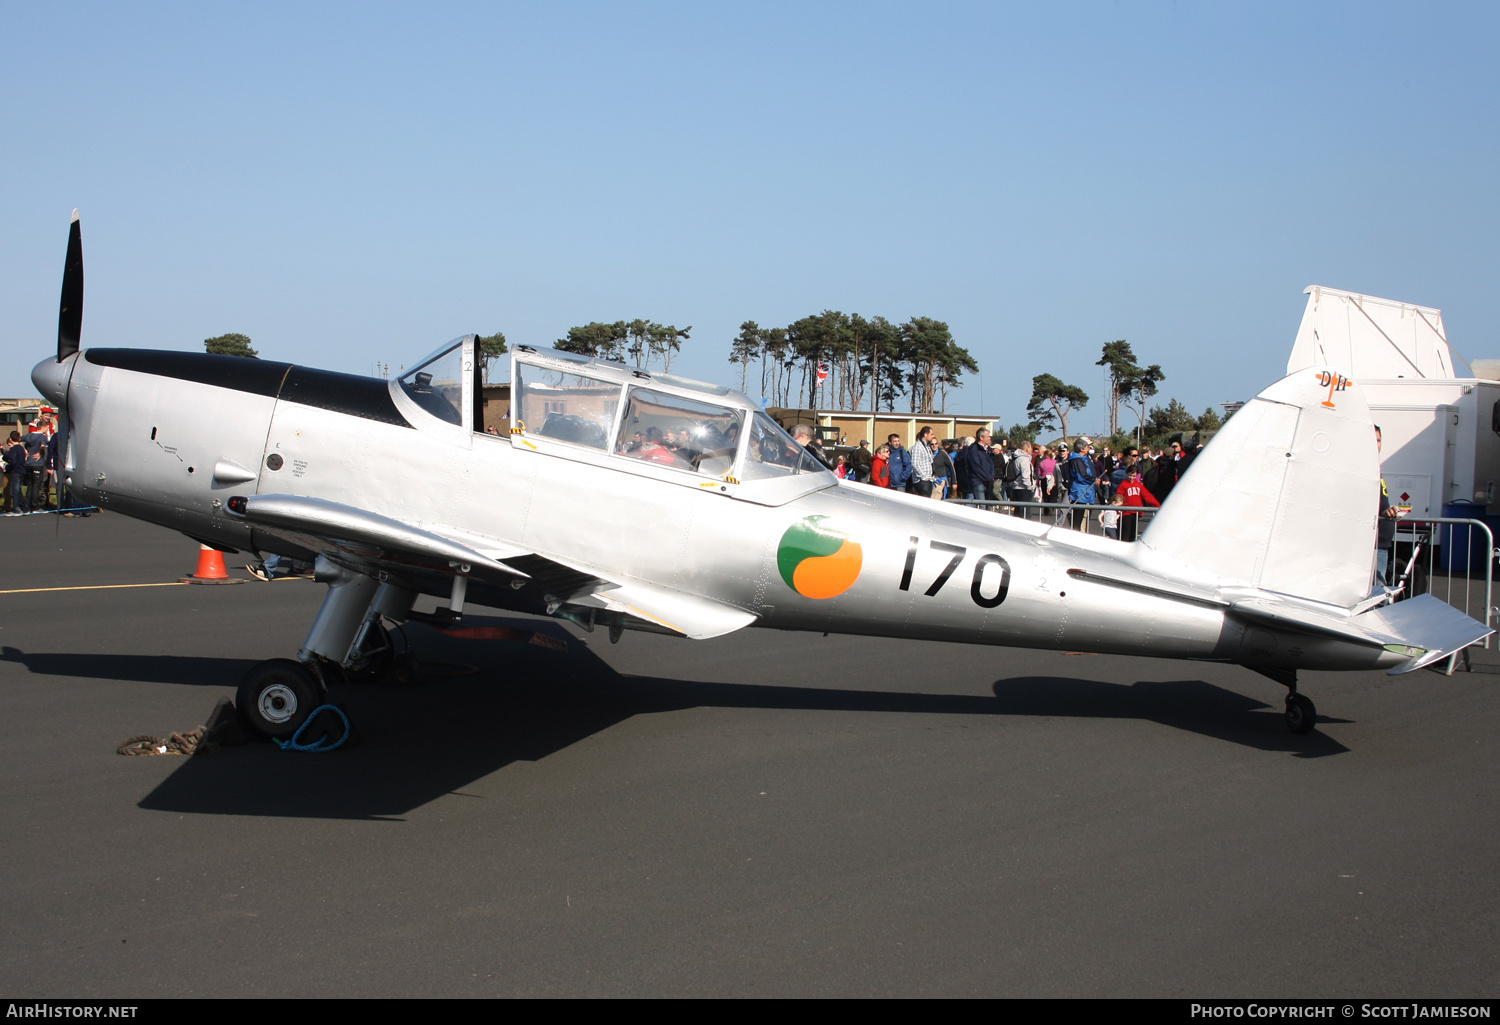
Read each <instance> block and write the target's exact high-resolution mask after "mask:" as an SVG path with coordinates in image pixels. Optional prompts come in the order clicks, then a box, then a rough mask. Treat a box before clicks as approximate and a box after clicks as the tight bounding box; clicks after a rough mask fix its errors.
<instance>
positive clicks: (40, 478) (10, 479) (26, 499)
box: [0, 406, 73, 516]
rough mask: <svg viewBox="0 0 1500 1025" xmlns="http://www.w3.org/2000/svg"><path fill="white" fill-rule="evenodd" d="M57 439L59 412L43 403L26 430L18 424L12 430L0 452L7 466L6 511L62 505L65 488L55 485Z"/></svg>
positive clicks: (15, 512) (19, 512) (12, 513)
mask: <svg viewBox="0 0 1500 1025" xmlns="http://www.w3.org/2000/svg"><path fill="white" fill-rule="evenodd" d="M57 441H58V434H57V413H56V411H55V410H53V409H52V407H51V406H43V407H42V408H41V410H40V411H39V412H38V413H37V417H36V419H35V420H32V421H31V422H30V423H29V424H27V425H26V428H25V430H24V431H22V430H20V429H19V428H17V429H13V430H11V431H10V432H9V436H8V437H7V438H6V440H5V445H4V451H3V453H0V455H3V460H4V467H5V489H4V497H3V509H4V512H5V515H7V516H19V515H22V514H23V513H31V512H45V511H48V510H53V509H58V508H60V507H62V494H61V492H62V489H61V488H58V487H56V486H55V484H56V481H57ZM64 515H68V516H71V515H73V514H72V513H71V512H70V513H65V514H64Z"/></svg>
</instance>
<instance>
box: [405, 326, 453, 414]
mask: <svg viewBox="0 0 1500 1025" xmlns="http://www.w3.org/2000/svg"><path fill="white" fill-rule="evenodd" d="M399 380H400V382H401V389H402V391H404V392H406V394H407V395H409V396H411V400H412V401H413V402H415V403H416V404H417V405H419V406H421V407H422V408H423V409H424V410H426V411H427V412H429V413H431V414H432V415H433V416H435V417H437V418H438V419H439V420H446V421H447V422H448V423H450V424H461V423H463V416H462V415H461V414H460V413H459V411H458V408H459V404H460V403H461V402H463V394H464V385H463V342H462V341H461V340H460V341H459V342H456V343H455V344H454V345H453V347H452V348H451V349H447V350H445V351H444V352H441V353H439V354H438V355H436V356H434V357H433V358H431V359H429V360H428V361H427V362H426V363H423V364H422V365H421V366H419V367H417V368H416V369H415V370H408V371H407V372H406V373H404V374H402V375H401V377H400V378H399Z"/></svg>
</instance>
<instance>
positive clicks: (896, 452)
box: [889, 434, 912, 491]
mask: <svg viewBox="0 0 1500 1025" xmlns="http://www.w3.org/2000/svg"><path fill="white" fill-rule="evenodd" d="M889 444H890V446H891V455H890V468H891V490H892V491H905V490H906V486H907V485H908V484H910V483H911V474H912V466H911V453H910V452H908V451H906V449H905V448H903V447H902V445H901V435H899V434H892V435H891V436H890V438H889Z"/></svg>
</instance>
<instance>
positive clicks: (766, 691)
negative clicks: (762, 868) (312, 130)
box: [0, 619, 1348, 819]
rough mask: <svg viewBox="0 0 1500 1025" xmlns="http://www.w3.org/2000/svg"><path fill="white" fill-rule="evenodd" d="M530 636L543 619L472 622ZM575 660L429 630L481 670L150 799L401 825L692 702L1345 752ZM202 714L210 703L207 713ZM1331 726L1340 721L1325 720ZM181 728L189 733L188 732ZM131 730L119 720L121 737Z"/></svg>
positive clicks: (1269, 727) (50, 666) (1263, 725)
mask: <svg viewBox="0 0 1500 1025" xmlns="http://www.w3.org/2000/svg"><path fill="white" fill-rule="evenodd" d="M475 622H476V623H482V624H486V625H501V626H508V627H512V628H516V629H522V630H532V629H536V628H537V627H538V625H539V624H538V623H537V622H536V621H534V620H525V621H521V620H517V621H508V620H504V619H482V620H479V619H476V620H475ZM541 626H542V629H543V631H544V632H546V633H547V634H549V635H551V636H555V637H558V638H560V639H565V640H566V641H567V644H568V651H567V652H566V653H562V652H557V651H552V650H548V649H546V648H543V647H539V646H537V645H533V644H527V643H524V642H520V641H514V640H507V641H472V640H465V641H455V640H452V639H450V638H447V637H443V636H441V635H439V634H436V633H434V632H432V631H430V630H426V629H425V628H421V637H420V642H419V644H418V651H419V652H420V654H421V655H422V656H423V657H424V658H426V659H431V660H433V662H435V663H438V662H447V663H475V664H478V665H482V666H484V667H486V668H485V669H484V670H481V671H479V672H476V673H474V674H472V675H467V676H447V677H444V678H438V679H433V680H431V681H430V682H427V683H425V684H419V685H412V686H400V685H395V684H364V685H339V686H336V687H335V688H333V692H332V693H331V695H330V697H331V699H332V700H334V701H336V702H338V703H340V704H342V705H343V706H344V707H345V708H346V709H347V710H348V712H349V716H350V718H351V720H352V721H353V722H354V724H355V728H356V730H357V733H358V741H359V743H358V745H357V746H355V747H354V748H353V749H351V750H348V751H341V752H337V753H335V754H332V755H326V756H317V757H312V756H303V755H295V754H289V753H283V752H281V751H279V750H277V749H276V748H275V747H274V746H272V745H269V744H251V745H249V746H246V747H239V748H227V749H225V750H223V751H221V752H220V753H218V754H216V755H210V756H205V757H198V758H190V759H187V760H185V761H184V762H183V763H182V765H181V767H180V768H178V769H177V770H176V771H174V772H173V773H172V774H171V776H169V777H168V778H167V779H166V780H164V781H162V783H161V784H160V785H158V786H157V787H156V789H155V790H153V791H152V792H151V793H149V794H147V795H146V797H145V798H143V799H142V800H141V801H140V803H139V806H140V807H141V808H144V809H148V810H156V811H170V812H177V813H179V814H183V813H194V814H226V815H256V816H291V817H313V818H335V819H345V818H351V819H379V818H397V819H399V818H400V817H401V816H402V815H403V814H405V813H406V812H409V811H411V810H412V809H414V808H418V807H421V806H422V805H424V804H427V803H428V802H430V801H433V800H436V799H437V798H439V797H441V796H443V795H444V794H449V793H453V792H455V791H459V790H461V789H462V788H463V787H464V786H466V785H468V784H469V783H472V782H473V781H474V780H476V779H481V778H483V777H485V776H488V775H489V774H491V773H493V772H495V771H497V770H498V769H501V768H503V767H504V766H506V765H508V764H510V763H512V762H515V761H536V760H539V759H542V758H545V757H547V756H548V755H550V754H553V753H554V752H557V751H560V750H563V749H565V748H567V747H569V746H570V745H572V744H575V743H577V742H579V741H580V740H583V739H584V738H586V737H589V736H591V735H594V734H596V733H600V732H602V731H604V730H606V729H608V728H609V727H611V726H613V725H615V724H617V723H620V722H623V721H625V720H627V719H629V718H631V717H633V716H636V715H642V714H649V713H653V712H669V711H675V710H681V709H688V708H698V707H719V708H764V709H790V710H807V711H841V712H874V713H882V712H883V713H901V714H919V715H975V716H1038V717H1066V718H1079V719H1099V718H1119V719H1142V720H1146V721H1150V722H1156V723H1160V724H1162V725H1164V726H1169V727H1172V728H1174V729H1181V730H1187V731H1189V732H1192V733H1198V734H1201V735H1204V736H1208V737H1213V738H1215V739H1218V740H1224V741H1228V742H1230V743H1235V744H1241V745H1244V746H1247V747H1253V748H1258V749H1261V750H1264V751H1273V752H1274V751H1287V752H1290V753H1293V754H1295V755H1297V756H1299V757H1320V756H1324V755H1330V754H1338V753H1341V752H1343V751H1346V750H1348V749H1347V748H1345V747H1344V746H1343V745H1342V744H1339V743H1338V742H1337V741H1335V740H1333V739H1331V738H1329V737H1327V736H1325V735H1323V734H1321V733H1313V734H1310V735H1307V736H1302V737H1294V736H1292V735H1291V734H1289V733H1287V732H1286V727H1285V725H1284V724H1283V722H1282V716H1281V713H1280V711H1279V709H1274V708H1272V707H1271V706H1269V705H1266V704H1264V703H1262V702H1259V701H1256V700H1254V699H1252V698H1248V697H1245V696H1244V695H1241V694H1237V693H1235V692H1233V691H1229V690H1225V689H1224V688H1221V687H1217V686H1214V685H1213V684H1210V683H1206V682H1204V681H1202V680H1178V681H1168V682H1154V681H1141V682H1137V683H1135V684H1132V685H1125V684H1114V683H1107V682H1101V681H1098V680H1084V679H1075V678H1070V677H1036V676H1032V677H1017V678H1012V679H1004V680H999V681H996V683H995V684H994V688H993V689H994V696H993V697H988V696H977V695H952V694H918V693H909V692H908V693H900V692H883V691H868V690H838V689H827V688H818V687H787V686H770V685H754V684H736V683H709V682H702V681H693V680H671V679H662V678H657V677H649V676H623V675H621V674H619V673H617V672H615V670H614V669H613V668H611V667H610V666H609V665H608V664H607V663H606V662H604V661H603V660H602V659H600V658H599V657H598V656H597V655H596V654H594V652H593V651H592V650H591V649H590V647H589V646H588V644H586V643H580V642H579V641H577V640H576V639H574V638H572V637H571V636H569V635H567V634H565V633H564V632H563V631H562V630H561V628H559V627H557V626H555V625H553V624H541ZM0 659H3V660H4V661H10V662H17V663H21V664H23V665H25V666H26V667H27V668H28V669H29V670H30V671H31V672H33V673H38V674H42V675H59V676H72V677H90V678H104V679H115V680H131V681H148V682H156V683H177V684H190V685H212V686H215V687H221V688H222V687H224V686H226V685H227V684H231V683H233V682H235V681H237V680H238V679H239V677H240V676H241V675H242V674H243V673H244V671H245V670H246V669H248V668H249V667H250V666H251V665H252V664H253V662H251V661H250V660H245V659H230V658H194V657H185V656H169V655H164V656H143V655H135V656H119V655H74V654H63V653H24V652H21V651H19V650H17V649H15V648H9V647H8V648H5V649H4V650H3V653H0ZM208 711H209V709H208V708H207V707H205V708H204V710H203V712H204V716H205V717H206V716H207V713H208ZM1323 721H1325V722H1336V721H1338V720H1331V719H1328V718H1326V717H1324V720H1323ZM183 725H184V728H186V726H188V725H196V724H183ZM137 726H138V724H124V725H123V728H124V730H125V732H132V731H134V730H136V729H137Z"/></svg>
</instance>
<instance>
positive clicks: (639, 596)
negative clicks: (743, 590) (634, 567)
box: [593, 583, 756, 641]
mask: <svg viewBox="0 0 1500 1025" xmlns="http://www.w3.org/2000/svg"><path fill="white" fill-rule="evenodd" d="M593 597H594V598H597V599H598V600H599V601H601V602H603V603H604V605H605V607H606V608H609V609H612V610H614V611H615V612H623V613H626V614H627V615H631V616H636V617H637V618H640V619H645V620H648V621H650V622H652V623H656V624H658V625H660V626H664V627H666V628H667V629H668V630H671V631H672V632H673V633H679V634H682V635H683V636H684V637H690V638H692V639H693V640H695V641H701V640H705V639H707V638H709V637H721V636H723V635H724V634H727V633H733V632H734V631H736V630H739V629H742V628H744V627H747V626H749V625H750V624H751V623H753V622H755V619H756V617H755V616H754V615H753V614H752V613H749V612H746V611H745V610H744V609H739V608H735V607H734V606H733V605H724V604H722V603H720V602H716V601H712V600H710V599H708V598H700V597H698V596H697V595H692V594H684V593H683V592H681V591H674V590H672V589H671V588H667V587H658V586H656V585H654V584H643V583H629V584H621V585H619V586H618V587H611V588H610V589H609V590H607V591H602V590H601V591H596V592H594V594H593Z"/></svg>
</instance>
